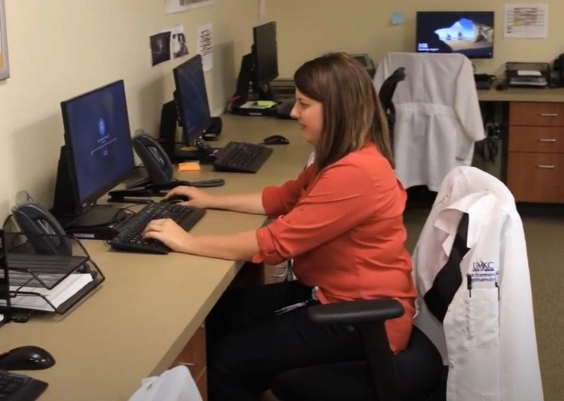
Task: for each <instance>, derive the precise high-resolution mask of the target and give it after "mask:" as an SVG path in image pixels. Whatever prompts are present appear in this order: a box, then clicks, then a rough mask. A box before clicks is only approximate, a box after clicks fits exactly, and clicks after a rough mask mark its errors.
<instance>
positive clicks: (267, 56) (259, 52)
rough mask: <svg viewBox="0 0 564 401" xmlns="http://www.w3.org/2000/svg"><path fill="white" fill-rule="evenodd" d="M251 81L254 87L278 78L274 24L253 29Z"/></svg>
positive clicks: (270, 23) (269, 23)
mask: <svg viewBox="0 0 564 401" xmlns="http://www.w3.org/2000/svg"><path fill="white" fill-rule="evenodd" d="M252 54H253V63H254V69H253V71H254V72H253V80H254V83H255V85H257V86H264V85H268V84H269V83H270V81H273V80H274V79H276V78H277V77H278V46H277V43H276V22H274V21H272V22H268V23H266V24H262V25H258V26H255V27H254V28H253V51H252Z"/></svg>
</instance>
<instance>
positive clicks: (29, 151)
mask: <svg viewBox="0 0 564 401" xmlns="http://www.w3.org/2000/svg"><path fill="white" fill-rule="evenodd" d="M6 16H7V31H8V32H7V37H8V51H9V57H10V70H11V77H10V78H9V79H8V80H7V81H0V188H2V190H1V191H0V218H1V219H3V218H4V217H6V216H7V215H8V214H9V212H10V208H11V207H12V205H13V203H14V197H15V194H16V192H17V191H19V190H23V189H25V190H28V191H29V192H30V194H31V195H32V196H33V197H34V198H36V199H37V200H38V201H39V202H41V203H42V204H43V205H45V206H47V207H51V206H52V201H53V193H54V184H55V174H56V166H57V161H58V154H59V149H60V146H61V145H62V144H63V125H62V118H61V112H60V102H61V101H62V100H65V99H68V98H70V97H73V96H76V95H78V94H80V93H83V92H85V91H88V90H91V89H94V88H96V87H98V86H101V85H104V84H106V83H109V82H112V81H115V80H118V79H124V80H125V86H126V91H127V101H128V108H129V118H130V123H131V130H132V132H133V131H134V130H135V129H137V128H141V127H142V128H144V129H145V130H146V131H147V132H151V133H156V130H157V128H158V124H159V120H160V109H161V105H162V104H163V102H165V101H168V100H170V99H171V96H172V90H173V87H174V81H173V77H172V72H171V70H172V68H173V67H174V66H175V65H177V64H179V63H181V62H183V61H186V60H187V59H188V57H182V58H179V59H176V60H173V61H168V62H165V63H163V64H160V65H158V66H156V67H151V66H150V62H149V57H150V56H149V50H148V49H149V45H148V43H149V42H148V40H149V38H148V37H149V35H151V34H153V33H156V32H159V31H161V30H164V29H169V28H172V27H174V26H175V25H178V24H183V25H184V29H185V33H186V37H187V40H188V48H189V51H190V54H195V52H196V29H197V26H198V25H201V24H206V23H212V24H213V28H214V42H215V55H214V62H215V68H214V69H213V70H212V71H210V72H209V73H207V75H206V80H207V84H208V93H209V98H210V105H211V108H212V112H213V113H215V114H216V115H217V114H219V113H220V112H221V110H222V109H223V107H224V106H225V103H226V101H227V99H228V98H229V97H230V96H231V95H232V93H233V90H234V88H235V77H236V74H237V72H238V68H239V62H240V58H241V55H242V54H243V53H244V52H248V51H249V49H250V45H251V42H252V30H251V28H252V26H253V25H254V24H255V23H256V22H257V2H256V0H236V1H235V0H216V3H215V4H214V5H212V6H209V7H202V8H197V9H194V10H190V11H188V12H183V13H177V14H165V12H164V0H96V1H91V0H56V1H36V0H6Z"/></svg>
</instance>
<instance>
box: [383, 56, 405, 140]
mask: <svg viewBox="0 0 564 401" xmlns="http://www.w3.org/2000/svg"><path fill="white" fill-rule="evenodd" d="M403 80H405V68H404V67H399V68H397V69H396V70H395V71H394V72H393V73H392V75H390V76H389V77H388V78H386V80H385V81H384V82H383V83H382V86H381V87H380V91H379V92H378V96H379V97H380V103H381V105H382V109H383V110H384V113H386V117H387V119H388V127H389V129H390V136H391V137H392V136H393V133H394V124H395V123H396V109H395V107H394V102H392V98H393V97H394V92H395V91H396V86H397V85H398V83H399V82H401V81H403Z"/></svg>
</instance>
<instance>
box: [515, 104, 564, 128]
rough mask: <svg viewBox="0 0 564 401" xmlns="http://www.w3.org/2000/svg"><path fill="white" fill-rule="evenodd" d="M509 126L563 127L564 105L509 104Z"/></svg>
mask: <svg viewBox="0 0 564 401" xmlns="http://www.w3.org/2000/svg"><path fill="white" fill-rule="evenodd" d="M509 125H524V126H537V125H538V126H542V127H561V126H564V104H562V103H529V102H511V103H510V104H509Z"/></svg>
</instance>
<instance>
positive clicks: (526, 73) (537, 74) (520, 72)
mask: <svg viewBox="0 0 564 401" xmlns="http://www.w3.org/2000/svg"><path fill="white" fill-rule="evenodd" d="M517 75H519V76H520V77H533V76H534V77H542V73H541V72H540V71H537V70H518V71H517Z"/></svg>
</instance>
